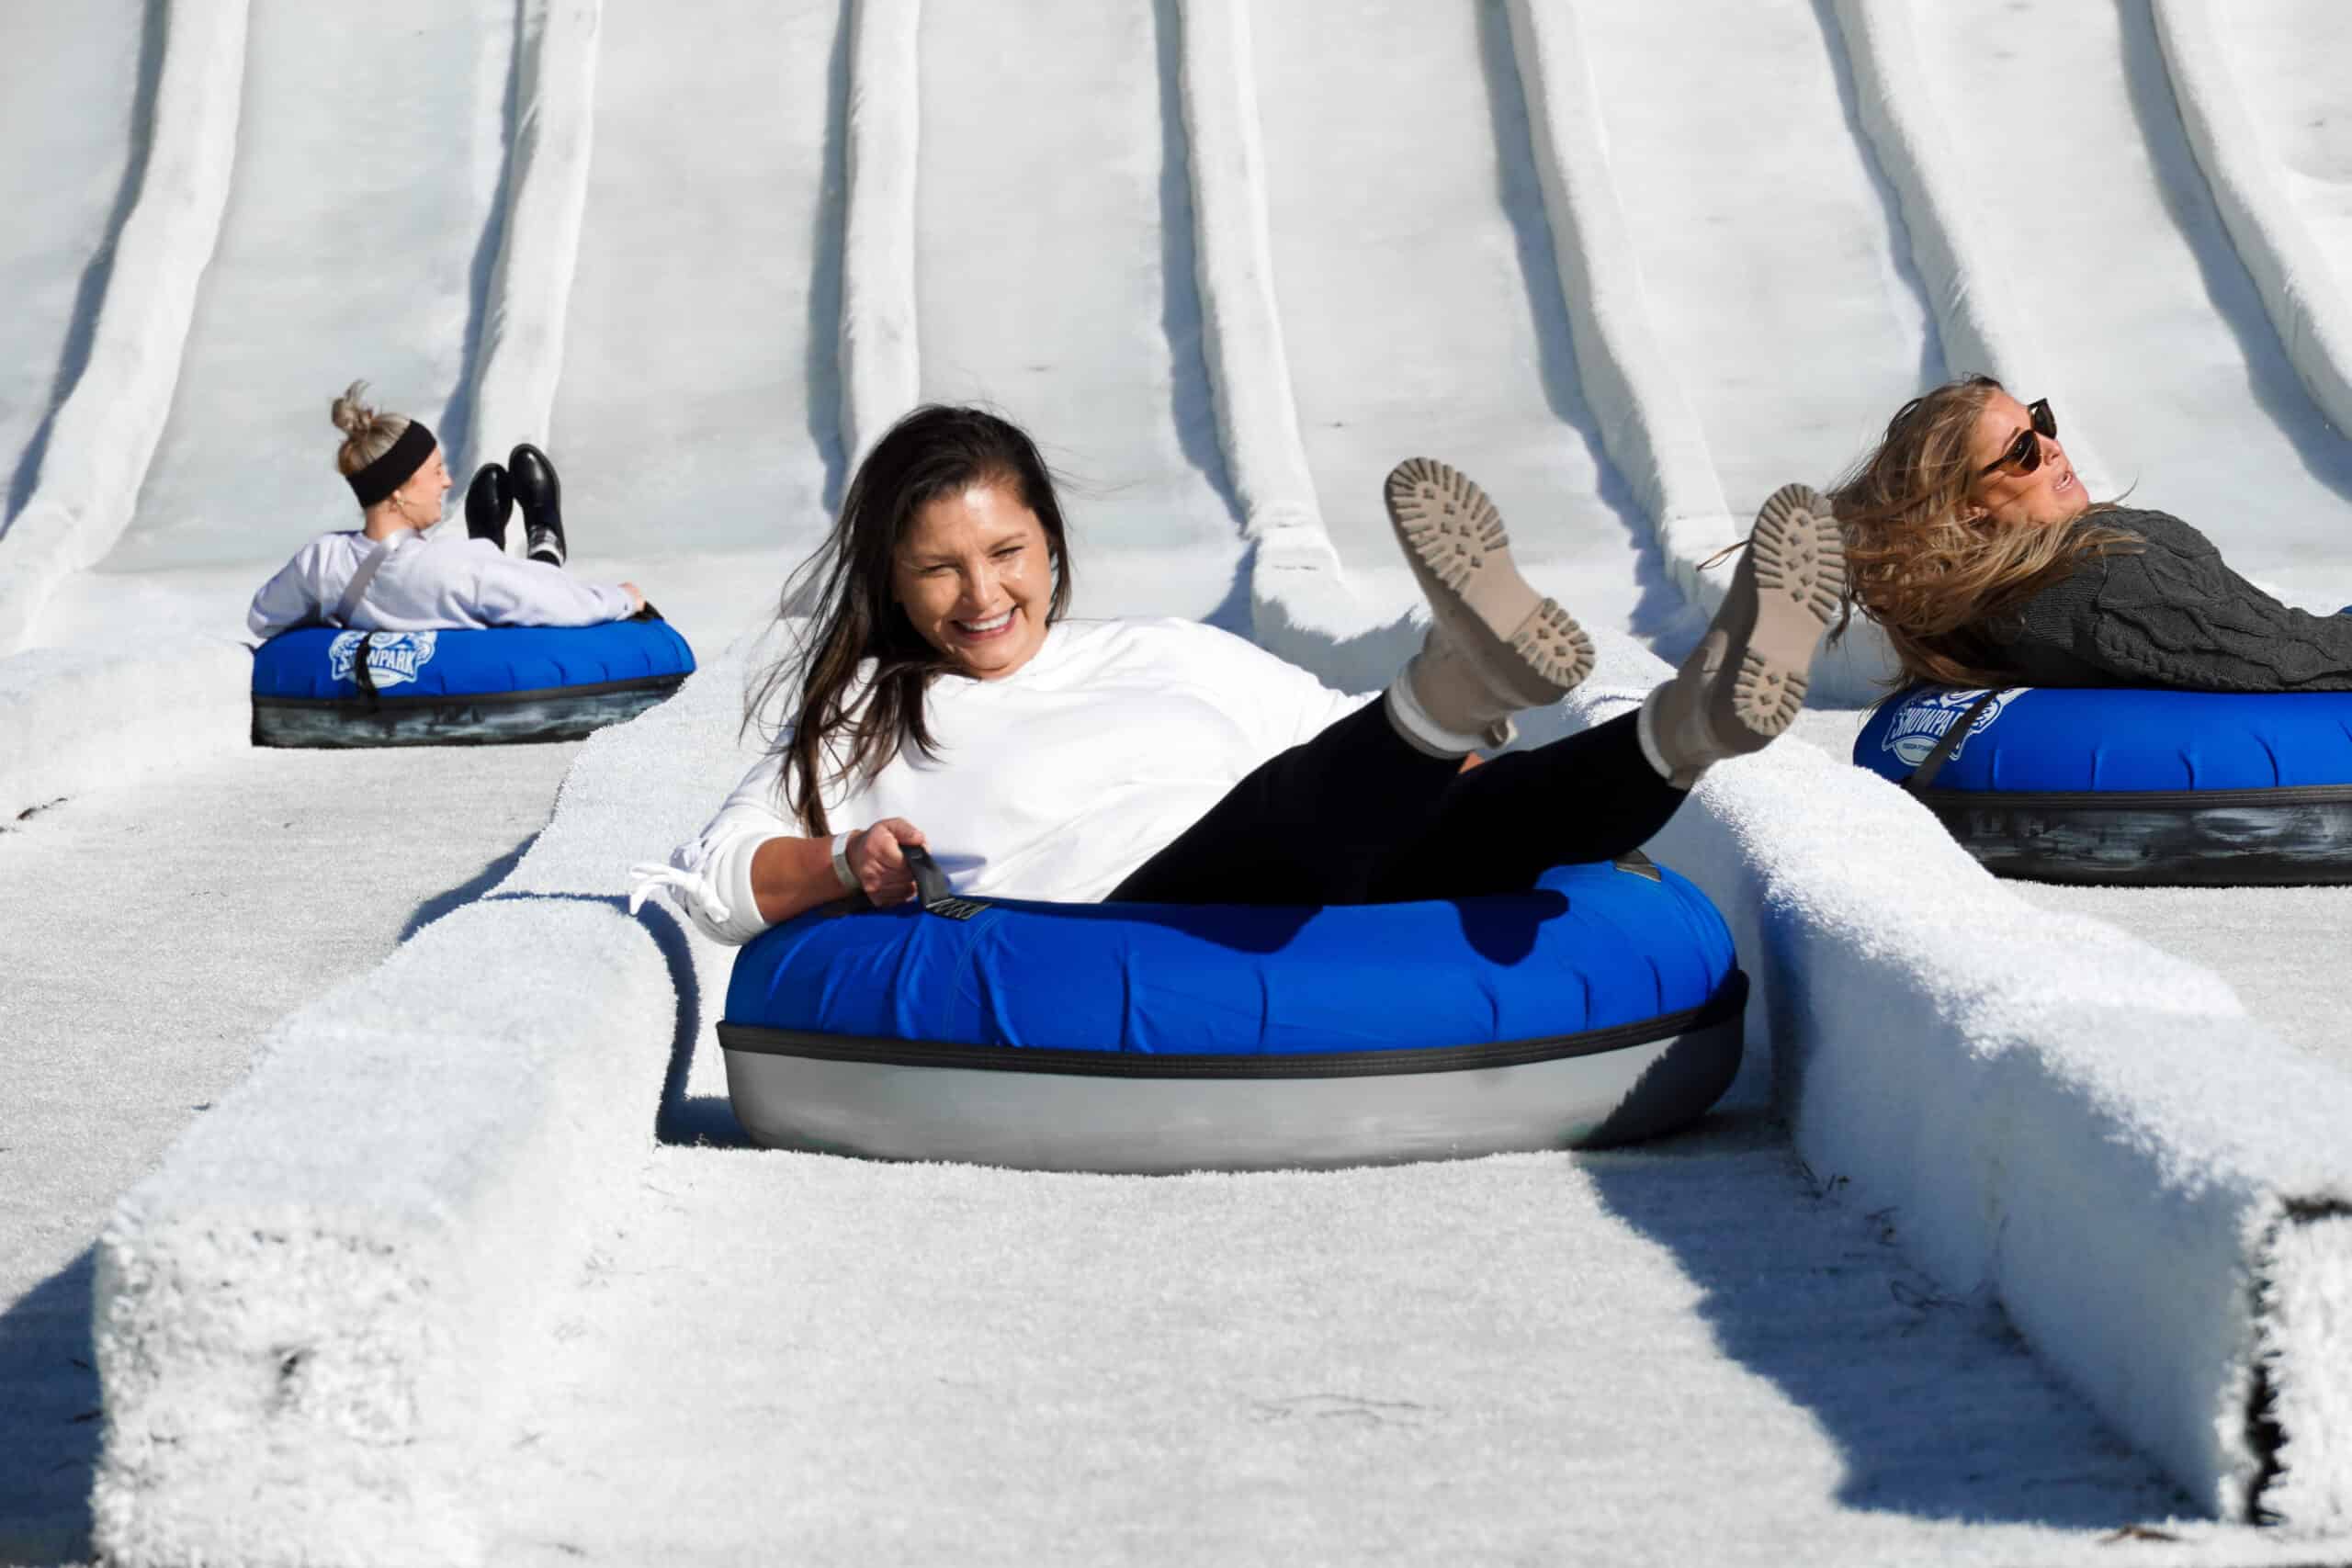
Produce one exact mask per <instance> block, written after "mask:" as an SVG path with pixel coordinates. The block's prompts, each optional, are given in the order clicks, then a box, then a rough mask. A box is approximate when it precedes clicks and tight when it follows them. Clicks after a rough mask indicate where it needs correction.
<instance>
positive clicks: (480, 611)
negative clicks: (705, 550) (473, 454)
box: [245, 529, 637, 637]
mask: <svg viewBox="0 0 2352 1568" xmlns="http://www.w3.org/2000/svg"><path fill="white" fill-rule="evenodd" d="M385 542H386V543H387V544H388V545H389V546H390V547H391V551H392V553H391V554H390V556H388V557H386V558H385V560H384V564H383V565H382V566H381V567H379V568H378V569H377V572H376V577H375V581H372V582H370V583H368V592H365V593H363V594H361V595H360V598H359V604H358V605H357V606H356V608H355V609H354V610H353V611H352V613H351V625H352V626H353V627H355V628H356V629H357V630H359V631H367V632H427V631H439V630H442V629H444V628H447V627H452V626H458V627H474V626H595V625H597V624H599V623H600V622H604V621H617V620H621V619H623V618H625V617H627V616H628V615H634V614H636V612H637V606H636V605H635V604H633V603H631V602H630V599H629V596H628V592H626V591H625V590H623V589H621V588H618V587H607V586H605V584H603V583H589V582H582V581H580V580H579V579H578V578H576V577H573V576H571V574H569V573H568V572H566V571H565V570H563V569H562V568H561V567H554V566H549V565H548V564H547V563H546V562H545V561H535V560H516V559H515V558H513V557H512V556H509V555H507V554H506V553H505V552H503V551H502V550H501V549H499V547H497V546H495V545H493V544H492V543H491V542H490V541H489V540H488V539H469V538H462V537H458V536H454V535H447V534H444V535H440V536H436V537H433V538H424V537H421V536H419V535H417V534H416V533H415V532H414V531H413V530H411V529H402V530H401V532H399V533H397V534H394V535H393V536H391V537H390V539H389V540H387V541H385ZM375 547H376V542H375V541H374V540H372V539H370V538H368V536H365V535H364V534H361V533H359V532H358V531H357V530H356V529H352V530H348V531H345V532H342V533H334V534H322V535H320V536H318V537H317V538H315V539H312V540H311V542H310V543H309V544H307V545H304V546H303V547H301V548H300V549H299V550H297V551H295V552H294V558H293V559H292V560H289V561H288V562H287V563H286V564H285V565H284V566H282V567H280V568H279V569H278V571H277V576H275V577H273V578H271V579H270V580H269V581H267V582H265V583H263V584H262V586H261V592H258V593H256V594H254V603H253V608H251V609H250V610H248V611H246V612H245V625H246V626H248V627H249V628H251V630H252V632H253V634H254V636H255V637H276V636H277V634H278V633H279V632H282V631H285V630H287V629H288V628H289V627H292V626H304V625H308V624H311V623H314V622H319V621H323V620H325V619H326V617H327V616H328V615H332V614H333V613H334V607H335V605H336V604H340V603H341V602H342V600H343V593H344V590H345V588H347V587H349V586H350V584H351V578H352V574H353V573H354V572H356V571H357V570H359V565H360V563H361V562H362V561H364V560H366V559H367V558H368V552H369V551H371V550H373V549H374V548H375Z"/></svg>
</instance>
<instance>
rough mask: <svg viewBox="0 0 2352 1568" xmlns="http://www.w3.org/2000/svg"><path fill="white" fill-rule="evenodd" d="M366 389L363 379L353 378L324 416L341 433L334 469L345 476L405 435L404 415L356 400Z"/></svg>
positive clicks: (355, 471)
mask: <svg viewBox="0 0 2352 1568" xmlns="http://www.w3.org/2000/svg"><path fill="white" fill-rule="evenodd" d="M367 389H368V383H367V382H365V381H354V382H353V383H352V384H351V385H350V386H349V387H347V388H345V389H344V394H343V396H341V397H339V398H337V399H336V400H334V408H333V409H331V410H330V411H329V412H328V414H327V417H328V418H329V419H332V420H334V427H335V428H336V429H337V430H340V431H342V432H343V435H344V441H343V445H342V446H340V447H338V448H336V450H335V455H334V471H335V472H336V473H338V474H341V475H343V476H344V477H345V479H349V478H350V477H351V476H352V475H354V474H356V473H357V472H358V471H359V470H360V469H362V468H366V467H367V466H368V464H370V463H372V462H374V461H375V460H376V459H377V458H379V457H382V456H383V455H384V454H385V453H387V452H389V451H390V450H391V449H392V443H394V442H396V441H398V440H399V439H400V438H401V435H402V434H406V432H407V430H408V426H409V418H408V415H406V414H404V413H378V412H376V411H375V410H374V409H372V408H370V407H368V405H367V404H366V403H364V402H361V401H360V400H359V397H360V394H361V393H363V392H365V391H366V390H367Z"/></svg>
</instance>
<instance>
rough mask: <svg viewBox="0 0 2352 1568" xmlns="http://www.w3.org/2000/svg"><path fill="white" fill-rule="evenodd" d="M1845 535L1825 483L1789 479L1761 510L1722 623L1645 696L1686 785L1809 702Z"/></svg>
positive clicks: (1656, 735)
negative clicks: (1816, 648)
mask: <svg viewBox="0 0 2352 1568" xmlns="http://www.w3.org/2000/svg"><path fill="white" fill-rule="evenodd" d="M1845 581H1846V545H1845V540H1844V538H1843V537H1842V536H1840V535H1839V533H1838V519H1837V516H1836V514H1835V513H1833V512H1832V511H1831V510H1830V506H1829V502H1828V501H1827V499H1826V498H1825V497H1824V496H1823V495H1822V494H1821V492H1820V491H1815V490H1814V489H1812V488H1811V487H1810V486H1806V485H1782V486H1781V488H1780V489H1779V490H1776V491H1773V492H1772V494H1771V497H1770V500H1768V501H1766V502H1764V508H1763V510H1762V511H1760V512H1758V513H1757V514H1756V528H1755V531H1754V532H1753V533H1751V534H1749V535H1748V537H1747V553H1746V554H1745V555H1743V556H1742V557H1741V558H1740V562H1739V566H1738V569H1737V570H1735V571H1734V572H1733V573H1732V580H1731V590H1730V592H1728V593H1726V594H1725V595H1724V603H1723V608H1721V609H1720V610H1717V611H1716V612H1715V619H1714V624H1713V626H1709V627H1708V628H1707V635H1706V636H1705V637H1702V638H1700V639H1699V646H1698V647H1697V648H1695V649H1691V657H1690V658H1688V659H1685V660H1683V661H1682V668H1681V669H1679V670H1678V671H1675V675H1674V679H1673V680H1671V681H1668V682H1667V683H1666V684H1664V685H1663V686H1660V687H1658V688H1657V690H1656V691H1654V692H1652V693H1651V694H1649V698H1648V700H1647V701H1646V702H1645V703H1644V704H1643V707H1644V709H1645V713H1644V715H1643V716H1644V719H1645V726H1646V728H1647V730H1648V733H1649V737H1650V739H1651V741H1652V743H1653V744H1654V745H1655V747H1656V749H1657V755H1658V758H1659V760H1660V761H1664V762H1665V763H1666V765H1667V766H1668V768H1669V769H1671V770H1672V782H1673V783H1674V784H1676V785H1677V786H1678V787H1679V788H1684V789H1688V788H1689V787H1690V786H1691V784H1695V783H1696V782H1697V781H1698V777H1699V774H1700V773H1703V772H1704V771H1705V770H1706V769H1707V767H1708V766H1709V765H1710V764H1712V763H1714V762H1720V761H1724V759H1725V758H1729V757H1738V756H1744V755H1746V754H1747V752H1750V751H1760V750H1763V749H1764V748H1765V747H1766V746H1767V745H1769V744H1770V742H1771V741H1772V740H1773V739H1775V738H1776V737H1778V736H1779V735H1780V734H1781V731H1783V730H1785V729H1787V728H1789V726H1790V725H1791V724H1793V723H1794V722H1795V721H1796V716H1797V712H1798V710H1799V709H1801V708H1802V707H1804V694H1805V685H1806V682H1807V678H1808V677H1809V676H1810V674H1811V672H1812V670H1813V650H1814V645H1815V643H1817V642H1819V641H1820V640H1821V632H1822V628H1823V627H1825V626H1827V625H1828V624H1829V620H1830V617H1831V616H1833V615H1836V614H1837V613H1838V595H1839V593H1840V592H1841V591H1842V590H1843V588H1844V586H1845Z"/></svg>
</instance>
